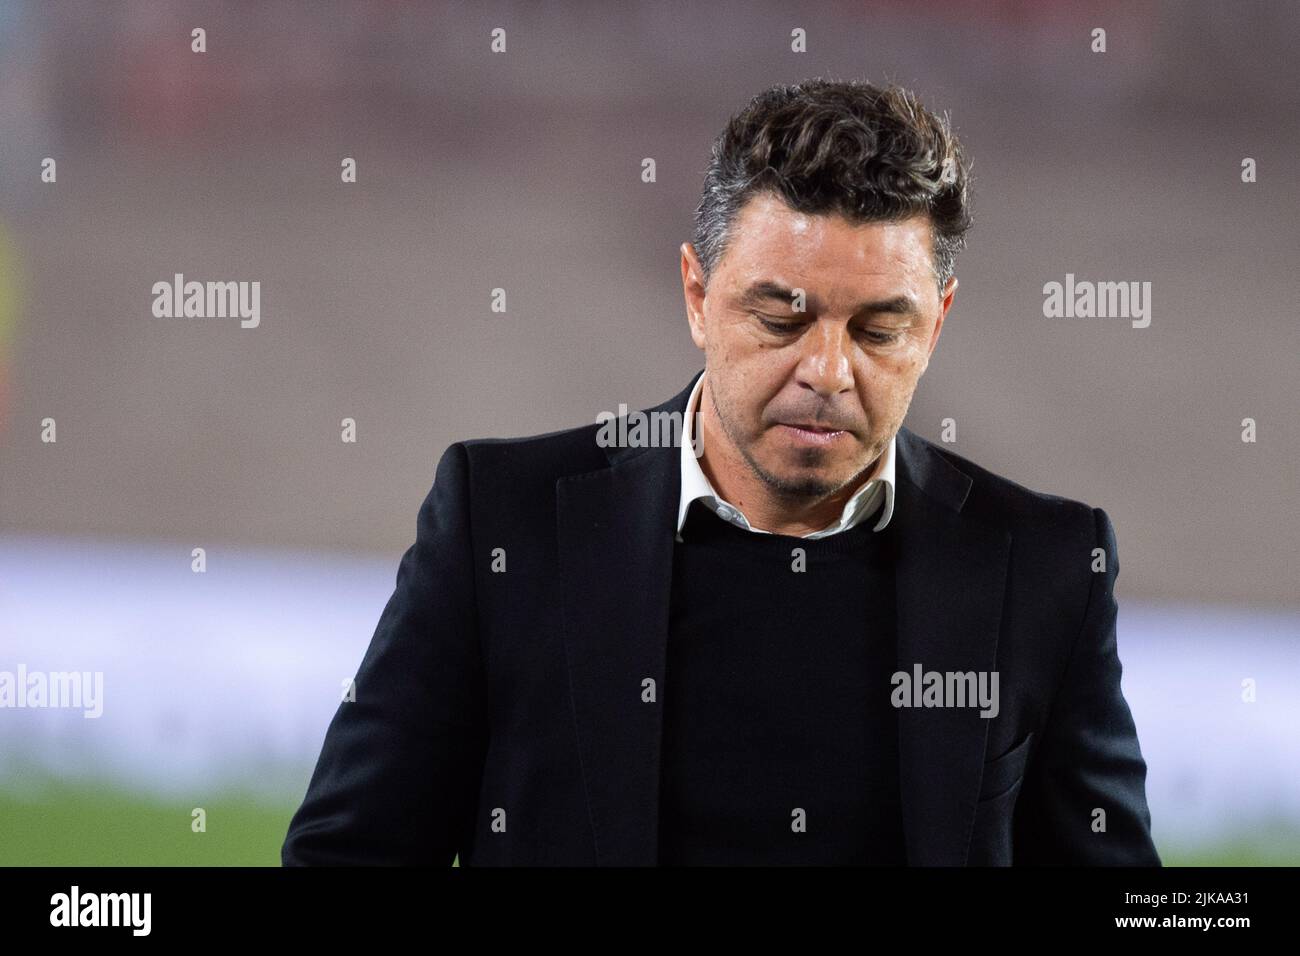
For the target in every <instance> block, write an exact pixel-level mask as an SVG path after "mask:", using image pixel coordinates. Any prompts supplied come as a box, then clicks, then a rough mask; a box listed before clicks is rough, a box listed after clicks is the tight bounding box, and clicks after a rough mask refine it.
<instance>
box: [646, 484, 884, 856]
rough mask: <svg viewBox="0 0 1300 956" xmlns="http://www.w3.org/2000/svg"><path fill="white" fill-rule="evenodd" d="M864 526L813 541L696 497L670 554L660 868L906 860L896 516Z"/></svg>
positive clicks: (868, 521)
mask: <svg viewBox="0 0 1300 956" xmlns="http://www.w3.org/2000/svg"><path fill="white" fill-rule="evenodd" d="M894 517H895V518H897V517H898V516H897V515H895V516H894ZM875 523H876V518H875V517H872V518H867V519H864V520H863V521H862V522H861V523H860V524H858V525H856V526H855V527H853V528H851V529H849V530H848V531H842V532H839V533H838V534H834V535H831V536H829V537H826V538H820V539H816V540H809V539H807V538H799V537H795V536H790V535H778V534H758V533H755V532H752V531H747V530H745V529H743V528H738V527H736V526H734V525H732V524H729V523H728V522H726V521H724V520H723V519H722V518H719V517H718V516H717V515H715V514H713V513H712V512H711V511H710V510H709V509H708V508H707V507H705V506H704V505H703V504H702V503H701V502H698V501H697V502H695V503H694V504H693V505H692V506H691V509H690V512H689V514H688V516H687V520H686V524H685V526H684V527H683V529H682V538H683V540H682V542H680V543H678V544H677V545H676V546H675V550H674V556H673V587H672V605H671V614H670V623H669V640H668V665H667V670H666V673H665V686H664V687H663V689H662V698H661V699H662V701H663V706H664V736H663V754H662V773H661V786H662V789H661V794H660V818H659V862H660V864H662V865H674V864H747V865H765V864H901V863H903V862H904V861H905V856H904V849H903V834H902V818H901V812H900V808H899V798H898V724H897V712H896V711H895V710H894V708H893V707H892V706H891V705H890V702H889V697H890V692H891V690H892V689H893V688H892V686H891V684H890V675H892V674H893V673H894V671H895V670H896V669H897V667H896V647H895V639H894V576H893V568H894V548H895V542H896V540H897V539H896V535H895V534H894V533H893V531H894V530H895V528H896V525H897V523H896V521H894V520H892V519H891V521H890V524H889V525H888V526H887V527H886V528H885V529H884V530H882V531H879V532H877V531H874V530H873V528H874V525H875ZM796 548H802V549H803V550H804V554H805V555H806V558H805V559H804V570H803V571H796V570H794V568H795V567H797V566H798V563H797V562H798V557H797V555H796V554H795V553H794V549H796ZM801 831H802V832H801Z"/></svg>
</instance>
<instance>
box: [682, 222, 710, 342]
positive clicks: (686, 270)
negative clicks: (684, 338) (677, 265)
mask: <svg viewBox="0 0 1300 956" xmlns="http://www.w3.org/2000/svg"><path fill="white" fill-rule="evenodd" d="M681 253H682V294H683V296H684V297H685V299H686V321H687V322H688V323H689V324H690V327H691V340H692V341H693V342H694V343H695V347H696V348H698V349H703V348H704V347H705V343H706V342H707V341H708V339H707V338H706V336H705V334H704V297H705V288H704V270H703V269H702V268H701V267H700V260H699V257H698V256H696V255H695V247H694V246H693V245H691V244H690V243H689V242H683V243H682V247H681Z"/></svg>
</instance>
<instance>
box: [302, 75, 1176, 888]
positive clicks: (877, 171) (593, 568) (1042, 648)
mask: <svg viewBox="0 0 1300 956" xmlns="http://www.w3.org/2000/svg"><path fill="white" fill-rule="evenodd" d="M967 175H968V172H967V164H966V160H965V159H964V157H963V153H962V151H961V148H960V146H959V144H958V142H957V140H956V139H955V137H954V136H953V134H952V132H951V130H950V129H949V128H948V125H947V124H946V122H944V121H941V120H940V119H938V118H937V117H935V116H934V115H933V114H931V113H929V112H928V111H926V110H925V109H924V108H923V107H922V106H921V105H920V104H919V103H918V102H917V101H916V100H915V98H914V97H912V96H911V95H910V94H909V93H907V92H906V91H904V90H901V89H898V88H893V87H891V88H889V89H885V90H881V89H878V88H876V87H873V86H870V85H867V84H850V83H832V82H824V81H813V82H808V83H805V84H801V85H798V86H783V87H776V88H773V89H771V90H768V91H767V92H765V93H764V94H762V95H760V96H759V97H756V98H755V99H754V100H753V101H752V102H751V103H750V104H749V106H748V107H747V108H746V109H745V110H744V111H742V112H741V113H740V114H738V115H737V116H736V117H734V118H733V119H732V121H731V122H730V123H729V124H728V126H727V128H726V129H725V130H724V132H723V133H722V135H721V136H720V137H719V138H718V140H717V142H716V143H715V146H714V152H713V158H712V163H711V165H710V168H709V171H708V174H707V178H706V182H705V189H704V198H703V201H702V202H701V204H700V207H699V210H698V213H697V217H696V229H695V236H694V241H693V242H691V243H686V244H684V245H683V246H682V255H681V270H682V280H683V286H684V292H685V300H686V312H687V316H688V320H689V324H690V332H691V336H692V338H693V339H694V341H695V343H696V345H697V346H699V347H700V348H701V349H702V350H703V351H704V353H705V371H704V372H702V373H700V374H698V375H696V376H695V378H694V379H693V380H692V382H691V383H690V384H689V385H688V386H686V388H684V389H683V390H682V391H681V392H680V393H679V394H678V395H676V396H675V397H674V398H672V399H669V400H668V401H667V402H665V403H663V404H662V405H659V406H657V407H656V408H654V409H649V410H646V412H644V413H638V414H637V415H636V416H627V417H628V419H629V420H628V421H621V422H618V423H611V422H609V421H604V422H599V423H597V424H592V425H587V426H584V427H579V428H573V429H569V430H567V431H560V432H554V433H550V434H546V435H541V436H536V437H531V438H524V439H511V440H496V439H493V440H477V441H465V442H457V443H455V444H453V445H452V446H451V447H450V448H449V449H448V450H447V451H446V453H445V454H444V455H443V457H442V460H441V462H440V463H439V465H438V469H437V475H436V478H435V481H434V484H433V488H432V490H431V491H430V492H429V495H428V497H427V498H426V500H425V502H424V504H423V506H422V508H421V509H420V512H419V516H418V521H417V526H416V540H415V544H414V545H413V546H412V547H411V549H410V550H408V551H407V552H406V554H405V556H404V557H403V559H402V563H401V566H400V568H399V570H398V575H397V586H396V590H395V592H394V594H393V596H392V599H391V600H390V601H389V603H388V606H387V607H386V608H385V610H384V613H383V616H382V618H381V620H380V621H379V625H378V628H377V630H376V632H375V635H374V638H373V640H372V642H371V645H370V648H369V650H368V651H367V653H366V655H365V658H364V660H363V661H362V664H361V667H360V669H359V671H358V673H357V677H356V692H355V700H349V701H346V702H344V703H342V704H341V705H340V707H339V710H338V713H337V714H336V715H335V717H334V719H333V722H332V723H331V725H330V728H329V731H328V733H327V736H326V739H325V744H324V748H323V750H322V752H321V755H320V760H319V763H318V765H317V767H316V770H315V773H314V775H313V777H312V780H311V783H310V786H309V789H308V791H307V795H306V798H305V800H304V801H303V804H302V806H301V808H300V809H299V810H298V812H297V814H296V815H295V817H294V819H293V821H292V823H291V825H290V827H289V832H288V836H287V839H286V840H285V843H284V847H283V852H282V858H283V862H284V863H285V864H328V863H387V864H392V863H438V864H448V863H450V862H451V861H452V859H453V857H455V856H457V855H458V856H459V859H460V862H461V864H462V865H508V864H513V865H522V864H533V865H589V864H599V865H653V864H711V863H743V864H755V863H792V864H793V863H803V864H857V863H864V864H885V865H890V864H893V865H898V864H910V865H1007V864H1013V863H1014V864H1032V863H1083V864H1138V865H1143V864H1149V865H1158V864H1159V862H1160V861H1159V858H1158V856H1157V854H1156V851H1155V848H1154V846H1153V844H1152V840H1151V835H1150V814H1149V811H1148V808H1147V804H1146V797H1145V789H1144V788H1145V775H1146V765H1145V763H1144V760H1143V757H1142V755H1141V752H1140V749H1139V746H1138V741H1137V737H1136V732H1135V728H1134V724H1133V720H1132V717H1131V715H1130V711H1129V708H1128V706H1127V704H1126V702H1125V700H1124V697H1123V695H1122V694H1121V691H1120V662H1119V659H1118V656H1117V648H1116V636H1115V619H1116V610H1117V609H1116V603H1115V598H1114V584H1115V578H1116V575H1117V573H1118V570H1119V565H1118V561H1117V558H1116V549H1115V537H1114V533H1113V530H1112V528H1111V523H1110V520H1109V519H1108V517H1107V515H1106V513H1105V512H1104V511H1102V510H1101V509H1099V508H1092V507H1089V506H1087V505H1085V504H1081V503H1079V502H1075V501H1070V500H1067V499H1064V498H1060V497H1055V496H1052V495H1046V494H1040V493H1037V492H1034V491H1030V490H1028V489H1026V488H1023V487H1021V486H1020V485H1017V484H1014V483H1012V482H1011V481H1008V480H1007V479H1005V478H1001V477H998V476H997V475H994V474H992V473H990V472H988V471H986V470H984V469H982V468H980V467H979V466H977V465H975V464H973V463H971V462H969V461H967V460H966V459H964V458H961V457H960V456H957V455H955V454H953V453H951V452H950V451H947V450H945V449H943V448H940V447H938V446H936V445H933V444H931V443H930V442H928V441H925V440H923V439H921V438H920V437H918V436H917V435H915V434H914V433H912V432H911V431H910V430H909V429H907V428H905V427H903V425H902V423H903V419H904V417H905V415H906V413H907V409H908V406H909V404H910V402H911V398H912V394H913V392H914V390H915V388H916V385H917V382H918V380H919V379H920V377H921V375H922V374H923V373H924V372H925V369H926V366H927V364H928V362H929V359H930V356H931V355H932V354H933V352H934V349H935V346H936V344H937V343H938V340H939V334H940V330H941V329H942V327H943V322H944V319H945V317H946V315H947V314H948V310H949V308H950V307H951V305H952V302H953V297H954V295H955V293H956V289H957V280H956V278H955V277H954V276H953V260H954V257H955V255H956V253H957V251H958V250H959V249H960V248H961V247H962V244H963V242H964V233H965V231H966V229H967V228H968V226H969V224H970V216H969V213H968V207H967ZM664 414H668V415H670V416H673V417H674V420H680V421H681V422H682V425H683V429H684V432H683V433H680V434H678V435H677V436H676V441H675V442H673V441H670V442H665V443H656V442H645V441H631V440H628V439H627V438H626V436H631V435H641V436H643V437H644V432H645V429H644V428H641V429H637V428H636V427H635V424H636V423H634V422H632V421H631V419H632V418H633V417H637V418H638V419H640V420H641V421H642V422H644V420H645V419H646V418H647V417H648V418H651V419H652V420H653V419H654V418H655V416H659V417H662V416H663V415H664ZM614 424H617V426H618V427H612V426H613V425H614ZM629 426H633V427H629ZM652 433H653V432H652ZM611 436H625V438H624V440H622V441H621V442H619V441H614V442H612V443H611V441H610V439H611Z"/></svg>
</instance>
